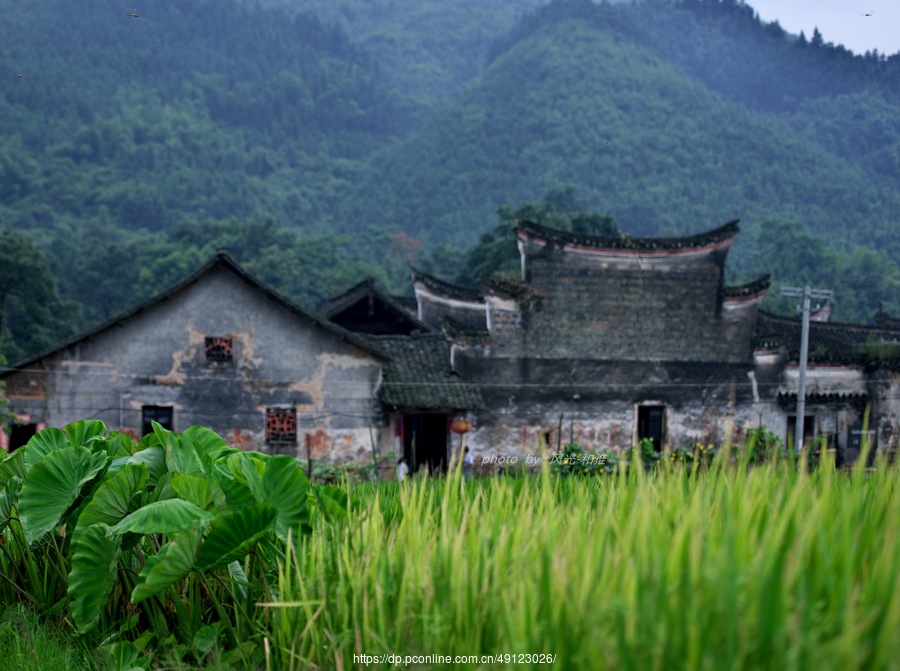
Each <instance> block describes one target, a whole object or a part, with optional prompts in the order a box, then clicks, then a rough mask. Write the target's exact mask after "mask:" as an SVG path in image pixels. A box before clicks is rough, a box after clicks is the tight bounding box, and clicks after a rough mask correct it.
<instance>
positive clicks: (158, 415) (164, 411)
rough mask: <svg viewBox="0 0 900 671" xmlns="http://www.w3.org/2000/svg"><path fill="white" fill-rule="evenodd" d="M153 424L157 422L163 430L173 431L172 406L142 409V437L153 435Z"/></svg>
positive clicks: (152, 406) (149, 406) (145, 407)
mask: <svg viewBox="0 0 900 671" xmlns="http://www.w3.org/2000/svg"><path fill="white" fill-rule="evenodd" d="M152 422H156V423H157V424H159V425H160V426H162V428H164V429H168V430H169V431H172V430H173V429H172V406H171V405H145V406H143V407H141V436H146V435H147V434H148V433H153V424H152Z"/></svg>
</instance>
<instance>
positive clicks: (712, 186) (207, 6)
mask: <svg viewBox="0 0 900 671" xmlns="http://www.w3.org/2000/svg"><path fill="white" fill-rule="evenodd" d="M130 11H131V8H130V7H125V9H123V8H122V6H120V5H118V4H116V3H114V2H112V0H84V1H83V2H79V3H71V2H69V3H67V2H63V1H62V0H6V1H3V0H0V231H3V230H10V229H12V230H19V231H25V232H26V233H27V234H28V235H29V236H30V237H31V238H32V239H33V240H34V241H35V242H36V243H37V244H38V245H39V247H40V248H41V249H42V250H43V255H44V258H45V260H46V261H47V263H48V264H49V266H50V269H51V270H52V272H53V274H54V276H55V278H56V280H57V283H58V287H59V291H60V293H61V294H62V298H63V299H64V300H70V301H74V302H75V303H77V304H80V305H81V311H80V317H73V316H71V315H74V314H76V312H77V310H76V309H75V308H77V306H75V308H72V306H73V303H72V302H65V305H66V306H67V308H66V310H67V312H66V315H67V317H66V319H67V320H68V321H69V322H71V323H73V324H76V326H78V327H82V326H86V325H88V324H91V323H95V322H96V321H98V320H100V319H103V318H105V317H107V316H109V315H110V314H112V313H114V312H115V311H117V310H119V309H121V308H123V307H125V306H127V305H129V304H132V303H134V302H135V301H137V300H140V299H141V298H143V297H146V296H147V295H149V293H151V292H152V291H155V290H156V289H157V288H161V287H162V286H163V285H164V284H166V283H167V282H169V281H170V280H171V279H173V278H176V277H177V276H179V275H180V274H183V273H186V272H188V271H189V270H190V269H191V268H192V267H193V266H195V265H197V264H198V263H200V262H202V260H203V258H204V257H205V255H207V254H209V253H211V251H213V250H214V249H215V248H216V247H218V246H225V247H227V248H228V249H229V250H230V251H232V253H234V254H235V255H236V256H237V257H238V258H239V260H241V262H242V263H245V264H247V265H248V266H249V267H251V268H252V269H253V270H254V272H258V273H260V274H261V275H263V276H265V278H266V279H267V281H269V282H271V283H273V284H275V285H276V286H277V287H278V288H280V289H281V290H283V291H285V292H287V293H289V294H290V295H292V296H293V297H295V298H297V299H298V300H301V301H303V302H305V303H306V304H308V305H309V306H310V307H315V306H316V304H317V303H318V302H320V301H321V300H322V299H323V298H324V297H325V296H327V295H328V294H329V293H332V292H334V291H337V290H339V289H340V288H342V286H344V285H345V284H349V283H351V282H353V281H357V280H359V279H361V278H362V277H364V276H365V275H367V274H374V275H376V276H377V277H378V278H379V281H380V282H381V283H382V284H383V285H384V286H385V287H386V288H388V289H389V290H390V291H401V290H403V289H405V288H408V281H407V279H406V271H405V264H406V262H407V261H409V260H412V261H414V262H415V263H416V264H417V265H418V266H420V267H423V268H424V269H426V270H429V271H431V272H435V273H438V274H440V275H442V276H444V277H447V278H455V279H457V280H459V281H468V282H476V281H477V279H478V278H477V277H475V276H474V275H476V274H478V273H480V272H483V271H486V270H490V267H489V266H490V265H491V264H492V263H495V262H496V264H497V267H498V268H504V267H507V266H508V265H509V264H510V263H512V262H511V261H510V259H509V258H507V257H508V256H509V254H510V253H514V252H515V249H514V247H513V246H512V245H511V244H510V241H509V239H508V235H509V230H510V226H511V221H512V219H510V217H513V216H514V215H515V213H522V212H524V213H528V212H535V213H538V212H540V213H544V214H542V215H541V216H547V217H549V218H550V219H553V217H556V216H557V215H559V216H562V217H563V219H566V218H567V217H568V219H567V220H569V219H571V220H572V221H575V220H576V219H578V217H581V216H582V215H584V214H585V211H588V212H599V213H609V214H611V215H612V217H613V220H614V224H613V223H612V222H608V223H609V225H610V226H611V227H614V225H618V226H619V228H620V229H621V230H623V231H624V232H626V233H629V234H632V235H660V234H662V235H683V234H689V233H694V232H697V231H701V230H704V229H708V228H711V227H713V226H716V225H719V224H721V223H723V222H724V221H727V220H729V219H732V218H735V217H739V218H741V219H742V221H743V224H742V226H743V228H744V231H745V232H744V233H743V234H742V235H741V236H740V237H739V240H738V243H737V245H736V246H735V249H734V250H733V252H732V255H731V257H730V260H729V268H728V275H729V281H734V282H737V281H741V280H744V279H749V278H751V277H753V276H754V275H755V274H759V273H763V272H769V271H771V272H773V273H774V274H775V279H776V287H775V288H774V289H773V291H772V292H770V293H771V294H772V297H771V298H769V299H767V301H768V302H767V306H768V307H771V308H776V309H779V310H786V311H789V310H791V309H792V306H791V305H790V304H789V303H788V302H786V301H781V300H780V299H779V298H778V297H777V284H778V283H788V284H791V283H794V284H799V283H806V282H810V283H814V284H816V285H819V286H834V287H835V290H836V291H837V292H838V301H837V302H838V309H837V311H836V313H835V315H836V317H838V318H840V319H857V320H865V319H867V318H868V316H869V315H871V313H872V312H873V311H874V309H875V308H877V306H878V303H880V302H884V303H885V306H886V307H888V308H889V309H892V310H894V311H895V312H897V311H900V294H898V291H897V288H898V286H900V267H898V265H897V262H898V261H900V241H898V239H897V236H896V235H894V230H895V223H896V222H897V221H898V219H900V189H898V177H900V111H898V106H897V102H898V98H900V55H898V56H891V57H886V56H884V55H880V54H877V53H871V54H866V55H865V56H854V55H853V54H851V53H850V52H848V51H847V50H845V49H843V48H842V47H840V46H834V45H832V44H829V43H827V42H825V41H824V39H823V38H822V36H821V35H819V34H818V33H817V32H816V33H815V34H814V35H812V36H810V37H809V38H807V37H806V36H800V37H799V38H798V37H796V36H791V35H788V34H787V33H785V32H784V31H783V30H782V29H781V28H780V27H779V26H778V25H777V24H763V23H761V22H760V21H759V20H758V19H757V18H756V16H755V14H754V12H753V10H752V8H750V7H749V6H747V5H745V4H744V3H743V2H741V1H740V0H681V1H680V2H669V1H667V0H646V1H645V2H640V3H615V4H606V3H603V4H598V5H595V4H593V3H591V2H589V1H588V0H554V1H553V2H550V3H549V4H545V3H543V2H541V1H540V0H480V1H478V2H476V1H475V0H416V1H414V0H335V1H333V2H332V1H330V0H329V1H328V2H326V0H302V2H301V1H300V0H259V1H258V2H252V3H250V2H238V1H237V0H184V1H183V2H179V3H171V4H162V5H156V4H153V5H150V6H148V7H146V8H143V9H139V10H138V13H139V14H140V17H138V18H132V17H128V16H127V14H128V13H129V12H130ZM15 73H18V74H19V75H21V77H19V76H16V74H15ZM563 193H565V194H568V196H567V198H569V199H570V200H572V202H573V203H574V202H575V200H577V201H578V203H579V205H578V207H574V205H572V206H571V207H569V206H563V205H560V203H559V202H558V197H559V194H563ZM554 194H555V195H554ZM555 199H556V200H555ZM573 199H574V200H573ZM526 201H531V202H526ZM542 202H543V204H542ZM523 203H526V204H525V205H523ZM501 207H503V208H505V209H503V210H502V212H501V213H500V216H499V218H500V224H499V225H498V208H501ZM560 207H563V209H559V208H560ZM554 208H556V209H554ZM573 208H574V209H573ZM579 220H580V219H579ZM595 220H596V221H608V220H606V219H603V217H600V218H596V217H595ZM585 221H587V219H585ZM592 221H593V220H592ZM495 227H496V228H495ZM610 230H614V229H613V228H610ZM17 244H18V243H17ZM23 245H24V243H23ZM22 248H23V249H24V248H27V245H26V246H23V247H22ZM23 291H24V289H21V288H20V290H19V293H18V294H15V295H16V296H25V294H24V293H22V292H23ZM16 300H17V301H19V303H17V305H19V306H20V308H21V305H23V304H24V303H22V301H25V300H26V299H25V298H17V299H16ZM70 308H72V309H71V310H70ZM17 309H19V308H17ZM11 311H13V307H10V305H8V304H0V320H2V321H0V324H12V325H14V326H15V327H16V335H15V339H16V340H17V342H18V344H17V345H15V347H13V346H10V347H6V346H5V345H4V346H0V353H2V352H4V351H5V352H7V353H8V354H9V355H10V356H12V355H13V352H18V351H24V350H27V349H28V348H29V347H30V345H28V344H27V343H28V342H35V343H36V342H38V341H39V340H40V338H43V339H44V340H46V338H49V337H51V336H50V335H47V334H56V333H57V332H59V330H60V329H63V326H60V325H59V324H56V323H52V324H51V323H50V322H48V323H47V324H46V325H44V326H41V328H42V329H43V331H41V334H42V335H41V336H40V338H38V337H37V336H35V337H30V336H29V335H28V333H26V331H27V330H28V328H30V327H27V324H29V323H32V322H30V321H29V319H32V317H29V316H28V315H27V314H25V313H24V312H21V309H19V312H20V313H21V314H19V313H17V315H18V316H16V315H13V316H12V318H11V317H10V316H9V315H12V312H11ZM7 313H9V314H7ZM34 319H37V318H36V317H35V318H34ZM34 323H35V324H36V323H37V322H34ZM23 325H25V326H23ZM2 328H3V329H6V328H7V327H6V326H3V327H2ZM35 328H37V327H35ZM32 330H34V329H32ZM0 336H2V337H3V338H7V339H9V338H11V337H13V336H10V335H9V334H7V333H6V332H5V331H4V332H3V333H0Z"/></svg>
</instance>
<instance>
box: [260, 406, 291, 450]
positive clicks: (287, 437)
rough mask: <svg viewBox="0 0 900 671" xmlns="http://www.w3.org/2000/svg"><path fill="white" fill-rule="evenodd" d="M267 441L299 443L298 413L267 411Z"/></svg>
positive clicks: (279, 410)
mask: <svg viewBox="0 0 900 671" xmlns="http://www.w3.org/2000/svg"><path fill="white" fill-rule="evenodd" d="M266 441H268V442H270V443H296V442H297V411H296V410H294V409H293V408H292V409H289V410H287V409H281V408H276V409H270V410H266Z"/></svg>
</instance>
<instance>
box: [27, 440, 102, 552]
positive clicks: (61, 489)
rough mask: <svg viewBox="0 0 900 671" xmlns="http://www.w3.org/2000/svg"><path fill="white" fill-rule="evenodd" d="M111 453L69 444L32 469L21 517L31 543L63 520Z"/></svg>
mask: <svg viewBox="0 0 900 671" xmlns="http://www.w3.org/2000/svg"><path fill="white" fill-rule="evenodd" d="M106 464H107V457H106V455H105V454H103V453H92V452H91V451H90V450H89V449H88V448H85V447H66V448H64V449H62V450H56V451H55V452H50V453H49V454H48V455H46V456H45V457H44V458H43V460H41V461H39V462H37V463H36V464H35V465H34V467H33V468H32V469H31V470H30V471H29V473H28V476H27V477H26V478H25V483H24V484H23V486H22V492H21V493H20V494H19V519H20V520H21V521H22V527H23V528H24V529H25V539H26V540H27V542H29V543H31V542H33V541H36V540H37V539H38V538H40V537H41V536H43V535H44V534H45V533H47V532H48V531H50V529H52V528H53V527H55V526H57V525H58V524H59V521H60V518H61V516H62V515H63V513H65V512H66V511H67V510H68V509H69V507H70V506H71V505H72V503H74V502H75V498H76V497H77V496H78V494H79V493H80V492H81V487H82V485H84V483H86V482H88V481H89V480H90V479H91V478H93V477H94V476H95V475H97V473H99V472H100V471H101V470H102V469H103V468H105V467H106Z"/></svg>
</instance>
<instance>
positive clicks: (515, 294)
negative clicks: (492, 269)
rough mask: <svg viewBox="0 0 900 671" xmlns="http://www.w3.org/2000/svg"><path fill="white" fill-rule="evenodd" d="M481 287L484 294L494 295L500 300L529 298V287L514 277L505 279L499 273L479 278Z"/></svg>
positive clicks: (530, 292) (526, 283)
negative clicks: (500, 298)
mask: <svg viewBox="0 0 900 671" xmlns="http://www.w3.org/2000/svg"><path fill="white" fill-rule="evenodd" d="M481 286H482V288H483V289H484V293H485V294H488V293H490V294H494V295H496V296H500V297H502V298H512V299H513V300H523V299H527V298H530V297H531V294H532V289H531V285H530V284H529V283H528V282H526V281H524V280H521V279H519V278H516V277H507V276H505V275H501V274H500V273H491V274H490V275H484V276H483V277H482V278H481Z"/></svg>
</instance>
